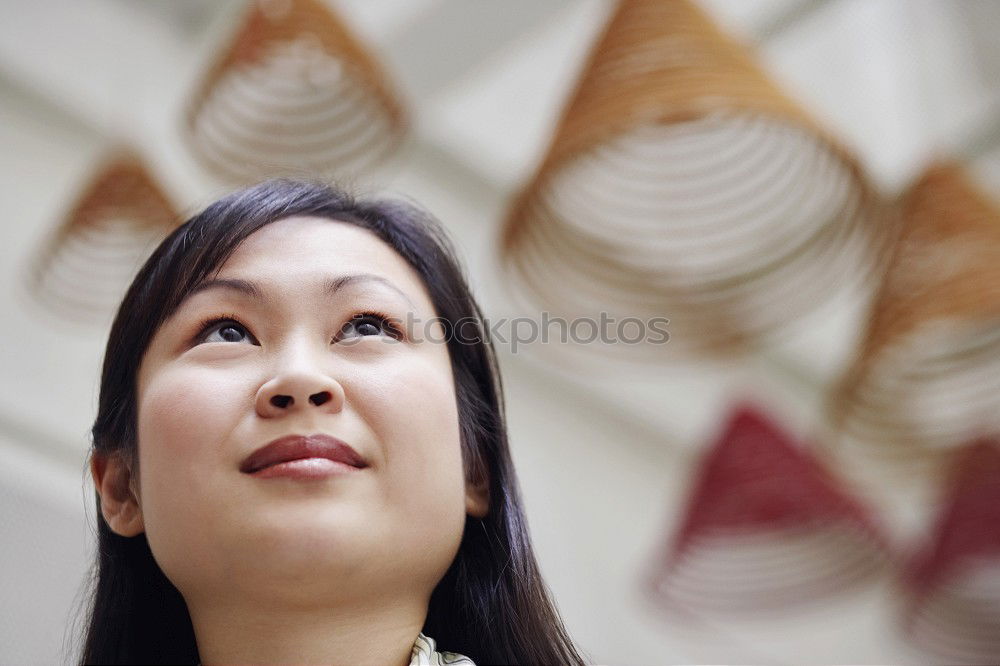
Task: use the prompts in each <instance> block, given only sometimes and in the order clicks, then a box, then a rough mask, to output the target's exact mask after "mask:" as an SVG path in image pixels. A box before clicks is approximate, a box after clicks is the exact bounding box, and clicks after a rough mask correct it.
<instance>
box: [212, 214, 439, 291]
mask: <svg viewBox="0 0 1000 666" xmlns="http://www.w3.org/2000/svg"><path fill="white" fill-rule="evenodd" d="M348 273H373V274H375V275H378V276H381V277H384V278H386V279H388V280H389V281H391V282H393V283H394V284H396V286H398V287H400V288H402V289H403V290H404V291H406V292H407V293H408V294H411V295H412V296H413V297H414V298H418V299H421V300H425V302H427V303H429V302H430V299H429V297H428V296H427V294H426V289H425V286H424V283H423V280H422V279H421V277H420V275H419V274H418V273H417V272H416V270H415V269H414V268H413V267H412V266H410V264H409V263H407V262H406V261H405V260H404V259H403V258H402V257H401V256H400V255H399V254H398V253H397V252H396V251H395V250H394V249H393V248H392V247H391V246H389V245H388V244H386V243H385V242H383V241H382V240H381V239H379V238H378V237H377V236H376V235H375V234H374V233H372V232H371V231H368V230H367V229H363V228H361V227H358V226H356V225H354V224H351V223H349V222H340V221H336V220H331V219H328V218H320V217H305V216H299V217H290V218H286V219H283V220H278V221H277V222H273V223H271V224H268V225H267V226H265V227H263V228H261V229H259V230H258V231H256V232H254V233H253V234H251V235H250V236H248V237H247V238H246V239H245V240H244V241H243V242H242V243H241V244H240V245H239V246H238V247H237V248H236V250H235V251H234V252H233V254H232V255H230V257H229V259H227V260H226V262H225V263H224V264H223V265H222V266H221V267H220V268H219V270H218V272H217V273H216V277H218V278H227V277H240V278H249V279H256V280H262V281H280V280H281V279H282V278H287V279H292V278H296V277H299V276H300V277H302V278H303V279H307V280H320V279H327V278H329V277H330V276H331V275H343V274H348Z"/></svg>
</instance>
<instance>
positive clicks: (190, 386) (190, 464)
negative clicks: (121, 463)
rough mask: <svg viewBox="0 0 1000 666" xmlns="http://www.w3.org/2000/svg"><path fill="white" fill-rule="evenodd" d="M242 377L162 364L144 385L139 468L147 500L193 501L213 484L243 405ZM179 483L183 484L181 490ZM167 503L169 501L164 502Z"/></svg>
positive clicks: (157, 503) (155, 502) (153, 502)
mask: <svg viewBox="0 0 1000 666" xmlns="http://www.w3.org/2000/svg"><path fill="white" fill-rule="evenodd" d="M245 403H246V400H245V398H241V391H240V389H239V380H238V379H237V378H235V377H233V373H228V374H227V373H218V372H215V373H213V372H212V371H211V370H210V369H205V368H200V369H191V368H183V367H181V368H175V369H169V370H164V371H162V372H160V373H158V374H157V375H156V376H155V377H153V378H152V379H151V381H150V382H149V383H148V385H146V386H144V387H143V388H142V391H141V392H140V395H139V403H138V405H139V406H138V410H139V411H138V441H139V469H140V481H141V488H142V494H143V501H144V503H145V504H148V505H149V508H150V509H155V508H156V507H159V506H160V505H161V504H163V503H164V502H168V503H170V502H184V498H185V497H188V498H190V499H191V500H192V501H195V500H196V499H197V498H198V496H199V495H200V494H201V493H200V490H201V489H206V488H207V487H209V486H210V483H211V475H212V474H213V473H218V471H219V464H220V461H222V456H223V455H224V454H225V453H226V451H225V450H224V449H223V448H222V446H221V445H222V444H224V443H225V442H226V440H227V435H228V433H230V432H232V430H233V428H234V427H235V426H236V424H237V422H238V419H239V418H240V416H241V414H242V413H243V411H245V409H246V406H245ZM179 487H183V488H185V489H186V490H185V492H184V493H178V492H177V489H178V488H179ZM165 508H166V507H165Z"/></svg>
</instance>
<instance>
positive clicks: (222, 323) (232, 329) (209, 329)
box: [198, 319, 255, 344]
mask: <svg viewBox="0 0 1000 666" xmlns="http://www.w3.org/2000/svg"><path fill="white" fill-rule="evenodd" d="M198 341H199V342H249V343H251V344H253V343H255V340H254V337H253V335H251V334H250V331H248V330H247V328H246V326H244V325H243V324H241V323H240V322H238V321H236V320H234V319H216V320H213V321H209V322H206V323H205V325H204V327H203V328H202V329H201V333H199V334H198Z"/></svg>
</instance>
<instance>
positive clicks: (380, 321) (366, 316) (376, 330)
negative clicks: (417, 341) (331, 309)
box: [340, 312, 401, 339]
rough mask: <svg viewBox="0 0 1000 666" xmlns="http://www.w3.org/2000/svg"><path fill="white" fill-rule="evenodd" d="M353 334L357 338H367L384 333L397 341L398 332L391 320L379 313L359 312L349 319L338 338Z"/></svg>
mask: <svg viewBox="0 0 1000 666" xmlns="http://www.w3.org/2000/svg"><path fill="white" fill-rule="evenodd" d="M352 333H353V334H354V335H356V336H359V337H369V336H373V335H379V334H381V333H384V334H385V335H388V336H390V337H392V338H396V339H399V338H400V336H401V335H400V332H399V329H398V328H397V327H396V325H395V324H394V323H393V321H392V319H391V318H390V317H389V316H387V315H384V314H381V313H379V312H359V313H358V314H356V315H354V316H353V317H351V318H350V319H349V320H348V321H347V322H346V323H345V324H344V325H343V326H342V327H341V329H340V336H341V337H342V336H345V335H347V336H350V335H351V334H352Z"/></svg>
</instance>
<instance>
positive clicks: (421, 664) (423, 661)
mask: <svg viewBox="0 0 1000 666" xmlns="http://www.w3.org/2000/svg"><path fill="white" fill-rule="evenodd" d="M445 665H447V666H476V664H475V663H474V662H473V661H472V660H471V659H469V658H468V657H466V656H465V655H461V654H457V653H455V652H438V650H437V643H436V642H435V641H434V639H433V638H431V637H430V636H424V633H423V632H420V633H419V634H417V640H416V641H414V643H413V651H412V652H411V653H410V666H445Z"/></svg>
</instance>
